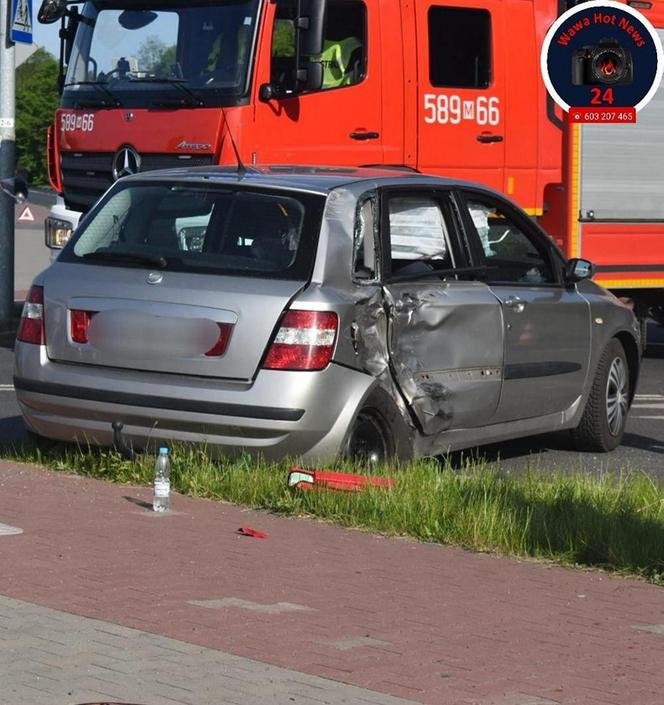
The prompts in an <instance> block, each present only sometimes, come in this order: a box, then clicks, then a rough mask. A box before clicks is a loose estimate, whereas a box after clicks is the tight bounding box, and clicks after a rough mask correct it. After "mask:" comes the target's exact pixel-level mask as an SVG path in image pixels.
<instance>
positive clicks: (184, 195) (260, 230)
mask: <svg viewBox="0 0 664 705" xmlns="http://www.w3.org/2000/svg"><path fill="white" fill-rule="evenodd" d="M324 203H325V199H324V197H323V196H317V195H312V194H303V193H299V192H291V191H287V192H282V191H262V190H256V189H249V188H244V187H234V188H233V187H230V188H229V187H225V186H223V187H222V186H216V185H208V184H198V183H172V182H169V183H161V182H158V183H154V182H152V183H132V184H127V185H118V187H116V188H115V189H114V190H113V191H112V192H111V193H110V194H109V195H108V196H107V197H106V198H105V199H104V200H103V201H102V202H101V203H100V205H99V206H98V207H97V208H96V209H95V210H94V211H93V212H92V214H91V215H90V217H89V218H86V220H85V221H84V223H83V224H82V225H81V227H80V228H79V229H78V230H77V232H76V235H75V236H74V238H73V240H72V242H71V243H70V245H69V246H68V247H67V248H66V249H65V250H64V251H63V253H62V255H61V257H60V259H61V260H62V261H69V262H82V263H85V264H94V265H99V264H104V265H109V266H121V267H147V268H159V269H168V270H173V271H182V272H203V273H215V274H217V273H224V274H232V275H236V276H254V277H266V278H279V279H296V280H301V279H302V280H306V279H308V278H309V275H310V272H311V268H312V266H313V258H314V253H315V248H316V244H317V240H318V231H319V229H320V221H321V217H322V213H323V207H324Z"/></svg>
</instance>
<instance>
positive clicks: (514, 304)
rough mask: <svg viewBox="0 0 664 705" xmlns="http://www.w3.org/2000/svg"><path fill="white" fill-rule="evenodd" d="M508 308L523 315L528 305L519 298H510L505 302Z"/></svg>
mask: <svg viewBox="0 0 664 705" xmlns="http://www.w3.org/2000/svg"><path fill="white" fill-rule="evenodd" d="M503 303H504V304H505V306H507V308H511V309H512V311H514V312H515V313H523V312H524V311H525V310H526V305H527V303H526V302H525V301H524V300H523V299H522V298H521V297H519V296H509V297H508V298H506V299H505V301H503Z"/></svg>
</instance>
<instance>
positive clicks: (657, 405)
mask: <svg viewBox="0 0 664 705" xmlns="http://www.w3.org/2000/svg"><path fill="white" fill-rule="evenodd" d="M33 201H35V202H34V203H31V204H30V209H31V211H32V213H33V215H34V216H35V221H34V222H27V223H22V224H19V225H17V229H16V268H15V277H16V285H15V289H16V291H17V298H23V296H24V292H25V290H26V289H28V288H29V285H30V282H31V281H32V278H33V277H34V275H35V274H37V273H38V272H39V271H41V269H43V268H44V267H46V266H47V265H48V262H49V253H48V251H47V249H46V248H45V247H44V244H43V217H44V215H45V214H46V212H47V205H48V197H45V196H41V195H38V196H37V198H35V199H33ZM20 212H22V208H21V207H19V208H18V209H17V214H18V213H20ZM19 294H20V296H19ZM648 341H649V345H648V350H647V351H646V355H645V357H644V360H643V366H642V372H641V379H640V381H639V386H638V389H637V396H636V399H635V403H634V405H633V407H632V411H631V413H630V418H629V422H628V424H627V433H626V434H625V439H624V443H623V445H622V446H621V447H620V448H619V449H617V450H616V451H614V452H613V453H608V454H592V453H578V452H576V451H574V450H573V449H572V448H571V444H570V441H569V436H568V434H567V433H558V434H548V435H545V436H536V437H531V438H527V439H520V440H518V441H511V442H507V443H501V444H496V445H492V446H485V447H482V448H476V449H473V450H471V451H464V452H463V453H456V454H454V456H453V457H452V458H451V460H452V462H453V464H454V465H456V466H461V465H463V463H464V462H465V459H466V458H468V457H469V456H470V457H474V458H484V459H486V460H487V461H488V462H490V463H494V462H500V463H501V466H502V467H503V469H509V470H514V471H517V470H523V469H525V468H528V467H533V468H541V469H551V470H553V469H563V470H574V469H580V470H586V471H588V472H598V471H607V470H610V471H619V470H628V469H633V470H644V471H647V472H648V473H650V474H652V475H654V476H657V477H659V478H661V479H662V480H664V327H662V326H658V325H656V324H655V323H652V322H651V323H650V325H649V330H648ZM12 345H13V336H12V335H11V334H9V335H7V334H4V335H3V334H0V442H2V443H4V442H11V441H19V440H22V439H23V438H25V429H24V426H23V423H22V421H21V417H20V414H19V410H18V405H17V403H16V398H15V396H14V390H13V386H12V367H13V357H14V356H13V351H12Z"/></svg>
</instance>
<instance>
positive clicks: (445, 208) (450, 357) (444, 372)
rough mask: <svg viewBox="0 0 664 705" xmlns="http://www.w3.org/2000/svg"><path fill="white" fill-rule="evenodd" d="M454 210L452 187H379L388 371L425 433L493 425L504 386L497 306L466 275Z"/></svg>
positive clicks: (481, 285)
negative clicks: (388, 355)
mask: <svg viewBox="0 0 664 705" xmlns="http://www.w3.org/2000/svg"><path fill="white" fill-rule="evenodd" d="M453 213H454V211H453V202H452V198H451V195H450V193H449V192H448V191H444V190H441V191H436V190H417V191H416V190H408V191H396V190H390V189H386V190H384V191H383V193H382V199H381V231H382V232H381V242H382V248H383V252H384V253H385V256H384V257H383V258H382V259H383V295H384V298H385V305H386V310H387V312H388V323H389V325H388V347H389V351H390V363H391V369H392V374H393V376H394V379H395V382H396V384H397V386H398V387H399V390H400V392H401V394H402V395H403V397H404V399H405V400H406V403H407V404H408V405H409V407H410V410H411V412H412V414H413V415H414V417H415V418H416V419H417V422H418V425H419V426H420V428H421V430H422V432H423V433H424V434H425V435H432V434H437V433H439V432H441V431H444V430H446V429H449V428H468V427H476V426H482V425H485V424H487V423H491V421H492V419H493V416H494V414H495V412H496V409H497V407H498V402H499V398H500V391H501V379H502V374H501V371H502V366H503V322H502V313H501V306H500V302H499V301H498V300H497V299H496V297H495V296H494V295H493V294H492V293H491V291H490V290H489V288H488V287H487V285H486V284H485V283H483V282H481V281H478V280H474V279H473V277H471V276H470V275H471V271H470V268H469V267H468V260H467V252H466V248H465V246H464V244H463V242H462V241H461V238H460V232H459V229H458V227H457V225H456V219H455V218H454V215H453Z"/></svg>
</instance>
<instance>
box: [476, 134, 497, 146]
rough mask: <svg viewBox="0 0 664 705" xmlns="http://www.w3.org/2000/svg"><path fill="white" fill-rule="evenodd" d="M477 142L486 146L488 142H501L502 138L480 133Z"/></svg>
mask: <svg viewBox="0 0 664 705" xmlns="http://www.w3.org/2000/svg"><path fill="white" fill-rule="evenodd" d="M477 141H478V142H483V143H484V144H487V143H489V142H502V141H503V136H502V135H492V134H491V133H489V132H480V134H479V135H477Z"/></svg>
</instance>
